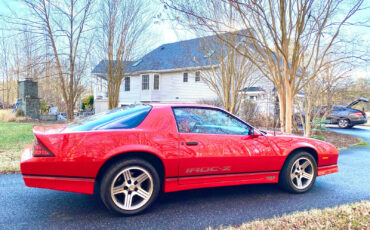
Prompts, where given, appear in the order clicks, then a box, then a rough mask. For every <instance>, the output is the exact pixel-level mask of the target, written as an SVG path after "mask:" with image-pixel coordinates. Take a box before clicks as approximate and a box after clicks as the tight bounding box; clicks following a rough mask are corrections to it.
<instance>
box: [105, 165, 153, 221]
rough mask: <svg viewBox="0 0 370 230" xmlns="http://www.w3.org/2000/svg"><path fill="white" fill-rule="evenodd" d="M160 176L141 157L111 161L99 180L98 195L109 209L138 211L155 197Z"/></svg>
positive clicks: (133, 212) (120, 212)
mask: <svg viewBox="0 0 370 230" xmlns="http://www.w3.org/2000/svg"><path fill="white" fill-rule="evenodd" d="M159 190H160V180H159V176H158V173H157V171H156V170H155V168H154V167H153V166H152V165H151V164H150V163H148V162H147V161H144V160H141V159H127V160H123V161H120V162H118V163H116V164H114V165H112V166H111V167H110V168H109V169H108V170H107V171H106V173H105V174H104V176H103V178H102V180H101V183H100V197H101V199H102V201H103V203H104V205H105V206H106V207H107V208H108V209H109V210H111V211H114V212H117V213H119V214H123V215H134V214H138V213H140V212H142V211H144V210H145V209H147V208H148V207H149V206H150V205H151V204H152V203H153V202H154V201H155V199H156V198H157V196H158V193H159Z"/></svg>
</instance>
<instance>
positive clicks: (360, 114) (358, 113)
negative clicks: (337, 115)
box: [352, 112, 363, 117]
mask: <svg viewBox="0 0 370 230" xmlns="http://www.w3.org/2000/svg"><path fill="white" fill-rule="evenodd" d="M352 114H354V115H357V116H359V117H362V116H363V114H362V113H361V112H354V113H352Z"/></svg>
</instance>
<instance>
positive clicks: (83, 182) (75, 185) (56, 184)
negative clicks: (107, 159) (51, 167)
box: [22, 175, 95, 195]
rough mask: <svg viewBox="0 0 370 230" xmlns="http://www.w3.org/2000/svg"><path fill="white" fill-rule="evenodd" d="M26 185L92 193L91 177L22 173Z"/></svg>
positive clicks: (92, 183)
mask: <svg viewBox="0 0 370 230" xmlns="http://www.w3.org/2000/svg"><path fill="white" fill-rule="evenodd" d="M22 176H23V180H24V183H25V184H26V185H27V186H28V187H35V188H47V189H53V190H59V191H66V192H76V193H84V194H90V195H91V194H94V183H95V179H93V178H77V177H76V178H75V177H61V176H45V175H22Z"/></svg>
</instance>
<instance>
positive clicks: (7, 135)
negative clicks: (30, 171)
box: [0, 121, 34, 174]
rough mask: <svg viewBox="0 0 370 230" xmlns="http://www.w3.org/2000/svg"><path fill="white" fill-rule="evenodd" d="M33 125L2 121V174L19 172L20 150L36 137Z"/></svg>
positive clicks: (0, 134) (0, 136)
mask: <svg viewBox="0 0 370 230" xmlns="http://www.w3.org/2000/svg"><path fill="white" fill-rule="evenodd" d="M32 126H33V124H30V123H16V122H2V121H0V174H1V173H10V172H19V160H20V159H19V158H20V151H21V150H22V149H23V148H24V147H25V146H26V145H27V144H29V143H31V142H32V140H33V138H34V136H33V133H32Z"/></svg>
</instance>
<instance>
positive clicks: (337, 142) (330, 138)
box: [294, 130, 361, 149]
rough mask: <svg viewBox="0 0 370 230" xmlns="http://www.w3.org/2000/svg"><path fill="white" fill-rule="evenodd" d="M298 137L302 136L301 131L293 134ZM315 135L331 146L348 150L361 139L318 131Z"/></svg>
mask: <svg viewBox="0 0 370 230" xmlns="http://www.w3.org/2000/svg"><path fill="white" fill-rule="evenodd" d="M294 134H295V135H298V136H303V131H302V130H299V131H297V132H295V133H294ZM315 134H316V135H322V136H323V137H324V141H326V142H329V143H331V144H333V145H334V146H335V147H337V148H338V149H339V148H348V147H350V146H352V145H355V144H359V143H360V142H361V139H360V138H358V137H355V136H351V135H347V134H341V133H336V132H330V131H320V132H319V133H315Z"/></svg>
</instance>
